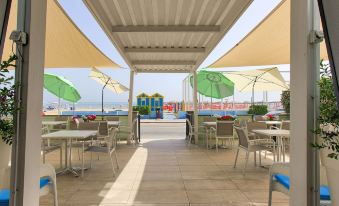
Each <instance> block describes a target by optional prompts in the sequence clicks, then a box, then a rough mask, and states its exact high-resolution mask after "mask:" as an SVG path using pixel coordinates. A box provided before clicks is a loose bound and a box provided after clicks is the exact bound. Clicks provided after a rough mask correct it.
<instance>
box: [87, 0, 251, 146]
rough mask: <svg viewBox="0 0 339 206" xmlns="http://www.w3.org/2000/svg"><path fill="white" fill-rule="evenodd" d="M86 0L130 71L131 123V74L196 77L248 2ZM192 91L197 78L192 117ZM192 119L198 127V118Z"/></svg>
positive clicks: (208, 0) (210, 0)
mask: <svg viewBox="0 0 339 206" xmlns="http://www.w3.org/2000/svg"><path fill="white" fill-rule="evenodd" d="M84 2H85V4H86V5H87V7H88V8H89V10H90V11H91V12H92V14H93V16H94V17H95V18H96V19H97V21H98V23H99V24H100V25H101V27H102V28H103V30H104V31H105V32H106V34H107V36H109V38H110V39H111V41H112V43H113V44H114V45H115V46H116V48H117V49H118V51H119V52H120V54H121V55H122V56H123V58H124V59H125V61H126V62H127V64H128V65H129V67H130V69H131V76H130V87H129V88H130V95H129V123H130V124H131V123H132V113H131V112H132V101H133V81H134V74H135V73H140V72H146V73H150V72H151V73H194V74H193V75H194V76H195V71H196V70H197V69H198V67H199V65H200V64H201V63H202V62H203V61H204V60H205V58H206V57H207V55H208V54H209V53H210V52H211V51H212V49H213V48H214V47H215V46H216V45H217V44H218V43H219V41H220V40H221V39H222V37H223V36H224V35H225V34H226V32H227V31H229V29H230V28H231V27H232V26H233V25H234V23H235V22H236V21H237V19H238V18H239V17H240V16H241V15H242V13H243V12H244V11H245V10H246V9H247V7H248V6H249V5H250V4H251V2H252V0H230V1H223V0H218V1H216V0H204V1H197V0H177V1H173V0H162V1H142V0H138V1H131V0H118V1H111V0H103V1H93V0H84ZM196 91H197V90H196V81H195V84H194V95H193V96H194V97H193V99H194V113H195V119H197V114H198V109H197V107H198V105H197V102H198V100H197V92H196ZM194 122H195V126H196V128H197V127H198V125H197V124H198V121H194ZM195 137H196V138H197V137H198V135H197V134H196V135H195ZM196 141H197V139H196Z"/></svg>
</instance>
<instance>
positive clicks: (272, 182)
mask: <svg viewBox="0 0 339 206" xmlns="http://www.w3.org/2000/svg"><path fill="white" fill-rule="evenodd" d="M289 171H290V168H289V164H288V163H274V164H273V165H272V166H271V168H270V172H269V195H268V206H272V194H273V191H277V192H282V193H284V194H285V195H289V188H290V178H289ZM323 180H324V177H323V178H322V177H321V178H320V183H321V186H320V190H319V193H320V205H322V206H325V205H327V206H330V205H331V201H330V192H329V189H328V187H327V186H325V185H324V184H323V183H325V181H323Z"/></svg>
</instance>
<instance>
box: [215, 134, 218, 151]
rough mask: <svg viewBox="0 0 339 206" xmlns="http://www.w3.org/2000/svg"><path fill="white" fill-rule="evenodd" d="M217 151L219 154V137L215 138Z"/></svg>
mask: <svg viewBox="0 0 339 206" xmlns="http://www.w3.org/2000/svg"><path fill="white" fill-rule="evenodd" d="M215 151H216V152H219V139H218V137H215Z"/></svg>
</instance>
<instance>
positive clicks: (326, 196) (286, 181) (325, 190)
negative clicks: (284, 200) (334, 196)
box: [274, 174, 331, 200]
mask: <svg viewBox="0 0 339 206" xmlns="http://www.w3.org/2000/svg"><path fill="white" fill-rule="evenodd" d="M274 178H275V180H276V181H277V182H279V183H280V184H282V185H283V186H284V187H285V188H286V189H288V190H289V189H290V177H289V176H287V175H283V174H275V175H274ZM320 199H321V200H331V198H330V189H329V187H328V186H326V185H321V186H320Z"/></svg>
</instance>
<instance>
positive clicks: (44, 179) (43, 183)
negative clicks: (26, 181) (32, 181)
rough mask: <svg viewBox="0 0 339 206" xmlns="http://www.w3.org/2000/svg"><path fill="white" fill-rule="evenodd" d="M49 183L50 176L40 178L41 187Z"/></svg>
mask: <svg viewBox="0 0 339 206" xmlns="http://www.w3.org/2000/svg"><path fill="white" fill-rule="evenodd" d="M48 183H49V178H48V177H44V178H40V189H41V188H43V187H45V186H46V185H48Z"/></svg>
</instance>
